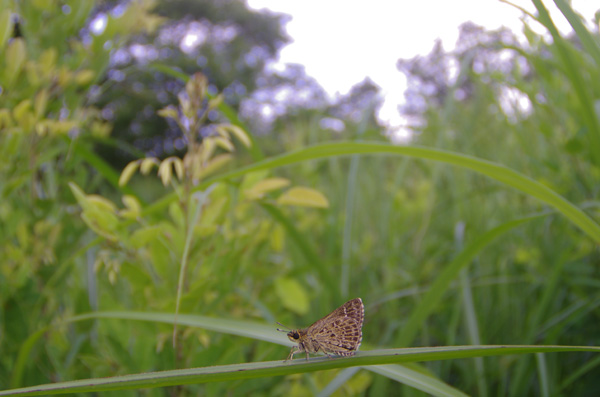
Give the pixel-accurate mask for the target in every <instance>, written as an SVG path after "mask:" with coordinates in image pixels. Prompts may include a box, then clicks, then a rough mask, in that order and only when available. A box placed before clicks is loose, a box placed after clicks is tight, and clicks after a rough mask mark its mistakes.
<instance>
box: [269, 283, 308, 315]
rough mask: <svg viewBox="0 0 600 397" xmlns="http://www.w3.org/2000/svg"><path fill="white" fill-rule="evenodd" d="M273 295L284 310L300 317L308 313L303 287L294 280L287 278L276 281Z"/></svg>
mask: <svg viewBox="0 0 600 397" xmlns="http://www.w3.org/2000/svg"><path fill="white" fill-rule="evenodd" d="M275 293H276V294H277V296H278V297H279V299H280V300H281V304H282V305H283V307H285V308H286V309H289V310H291V311H293V312H295V313H298V314H300V315H303V314H306V313H308V308H309V302H308V295H307V294H306V290H305V289H304V287H303V286H302V285H301V284H300V283H299V282H298V281H296V280H295V279H293V278H287V277H280V278H278V279H276V280H275Z"/></svg>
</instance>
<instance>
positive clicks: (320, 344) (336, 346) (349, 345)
mask: <svg viewBox="0 0 600 397" xmlns="http://www.w3.org/2000/svg"><path fill="white" fill-rule="evenodd" d="M364 316H365V309H364V306H363V303H362V300H361V299H360V298H356V299H352V300H350V301H348V302H346V303H344V304H343V305H342V306H340V307H338V308H337V309H335V310H334V311H333V312H331V313H330V314H329V315H327V316H325V317H323V318H322V319H320V320H317V321H316V322H315V323H314V324H312V325H311V326H310V327H307V328H303V329H295V330H291V331H290V332H288V334H287V336H288V338H289V339H290V340H291V341H292V342H295V343H298V346H296V347H294V348H292V351H291V352H290V354H289V356H288V358H287V360H291V359H293V358H294V354H296V353H300V352H305V353H306V359H307V360H308V355H309V353H317V352H319V351H322V352H323V353H325V354H327V356H329V357H331V356H332V355H337V356H352V355H354V353H355V352H356V351H357V350H358V348H359V347H360V342H361V341H362V325H363V319H364ZM287 360H286V361H287Z"/></svg>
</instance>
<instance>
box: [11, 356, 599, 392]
mask: <svg viewBox="0 0 600 397" xmlns="http://www.w3.org/2000/svg"><path fill="white" fill-rule="evenodd" d="M577 351H579V352H595V353H600V347H591V346H450V347H427V348H423V347H422V348H409V349H389V350H372V351H368V352H359V353H357V355H356V356H354V357H340V358H335V359H331V358H328V357H319V358H313V359H311V360H310V361H306V360H304V359H297V360H294V361H292V362H283V361H265V362H256V363H244V364H233V365H219V366H212V367H203V368H190V369H179V370H170V371H161V372H149V373H142V374H135V375H125V376H115V377H112V378H99V379H84V380H76V381H69V382H60V383H54V384H47V385H40V386H33V387H26V388H22V389H13V390H5V391H2V392H0V396H6V395H21V396H39V395H50V394H66V393H83V392H103V391H110V390H127V389H141V388H153V387H165V386H173V385H185V384H198V383H207V382H231V381H236V380H243V379H253V378H260V377H271V376H283V375H290V374H296V373H304V372H314V371H323V370H329V369H336V368H348V367H354V366H365V365H381V364H398V363H407V362H423V361H434V360H449V359H458V358H469V357H478V356H497V355H507V354H526V353H552V352H577Z"/></svg>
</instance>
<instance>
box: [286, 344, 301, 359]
mask: <svg viewBox="0 0 600 397" xmlns="http://www.w3.org/2000/svg"><path fill="white" fill-rule="evenodd" d="M299 351H300V350H298V348H297V347H292V350H290V354H288V356H287V358H286V359H285V360H284V361H283V362H286V361H290V360H293V359H294V354H295V353H298V352H299Z"/></svg>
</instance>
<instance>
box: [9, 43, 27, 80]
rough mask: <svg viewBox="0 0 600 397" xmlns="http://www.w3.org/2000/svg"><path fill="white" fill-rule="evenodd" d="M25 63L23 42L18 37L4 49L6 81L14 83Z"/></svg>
mask: <svg viewBox="0 0 600 397" xmlns="http://www.w3.org/2000/svg"><path fill="white" fill-rule="evenodd" d="M24 62H25V42H24V41H23V39H22V38H20V37H18V38H16V39H14V40H13V41H11V42H10V43H9V44H8V47H7V48H6V74H5V78H6V81H9V82H11V81H14V80H15V78H16V77H17V74H19V72H20V71H21V69H22V68H23V63H24Z"/></svg>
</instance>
